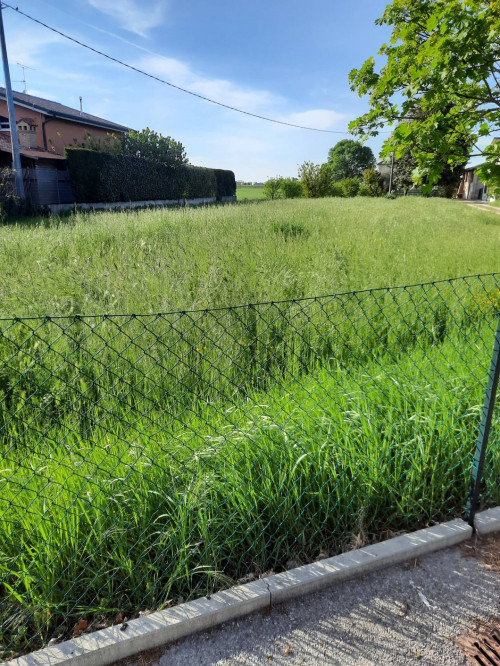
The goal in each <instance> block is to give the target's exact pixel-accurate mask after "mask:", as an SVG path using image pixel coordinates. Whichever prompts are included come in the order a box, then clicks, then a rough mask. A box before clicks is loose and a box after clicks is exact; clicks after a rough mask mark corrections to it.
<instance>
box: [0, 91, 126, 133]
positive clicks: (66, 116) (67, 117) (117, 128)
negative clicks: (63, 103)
mask: <svg viewBox="0 0 500 666" xmlns="http://www.w3.org/2000/svg"><path fill="white" fill-rule="evenodd" d="M0 99H1V100H3V101H6V96H5V95H4V94H2V93H0ZM14 104H17V105H18V106H22V107H23V108H25V109H30V111H38V113H43V115H44V116H51V117H52V118H61V119H62V120H73V121H74V122H78V123H81V124H82V125H91V126H92V127H102V128H103V129H110V130H114V131H115V132H128V130H129V128H128V127H125V126H124V125H118V124H116V123H105V122H97V121H95V120H91V119H90V118H86V117H85V116H72V115H71V114H69V113H58V112H57V111H50V110H49V109H46V108H45V107H43V106H39V105H38V104H26V102H22V101H20V100H19V99H14Z"/></svg>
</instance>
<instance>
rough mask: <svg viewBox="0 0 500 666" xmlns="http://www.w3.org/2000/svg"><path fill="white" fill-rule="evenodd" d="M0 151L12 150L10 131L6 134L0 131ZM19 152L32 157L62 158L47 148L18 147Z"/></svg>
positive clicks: (7, 151)
mask: <svg viewBox="0 0 500 666" xmlns="http://www.w3.org/2000/svg"><path fill="white" fill-rule="evenodd" d="M0 152H4V153H11V152H12V143H11V140H10V132H9V133H8V134H6V133H5V132H0ZM19 152H20V153H21V155H24V156H25V157H32V158H33V159H40V158H43V159H46V160H63V159H64V156H63V155H56V154H55V153H51V152H49V151H48V150H39V149H38V148H37V149H31V148H20V149H19Z"/></svg>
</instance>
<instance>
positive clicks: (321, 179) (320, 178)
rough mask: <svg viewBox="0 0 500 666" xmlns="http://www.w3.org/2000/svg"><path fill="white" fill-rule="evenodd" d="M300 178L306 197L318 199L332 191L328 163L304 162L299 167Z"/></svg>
mask: <svg viewBox="0 0 500 666" xmlns="http://www.w3.org/2000/svg"><path fill="white" fill-rule="evenodd" d="M299 179H300V182H301V183H302V189H303V191H304V196H305V197H308V198H310V199H317V198H318V197H326V196H328V194H329V193H330V183H331V175H330V170H329V168H328V165H326V164H314V163H313V162H304V163H303V164H301V165H300V167H299Z"/></svg>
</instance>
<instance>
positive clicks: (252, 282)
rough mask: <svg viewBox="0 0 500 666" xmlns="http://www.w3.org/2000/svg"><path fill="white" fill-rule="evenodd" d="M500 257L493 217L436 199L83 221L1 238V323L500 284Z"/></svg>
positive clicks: (42, 225)
mask: <svg viewBox="0 0 500 666" xmlns="http://www.w3.org/2000/svg"><path fill="white" fill-rule="evenodd" d="M291 228H293V230H294V231H293V233H290V231H289V230H290V229H291ZM499 256H500V218H499V217H498V216H497V215H496V214H495V213H485V212H483V211H479V210H476V209H473V208H469V207H466V206H464V205H463V204H460V203H458V202H455V201H447V200H439V199H431V200H428V199H419V198H417V197H408V198H407V199H404V198H403V199H398V200H395V201H387V200H383V199H382V200H378V199H376V200H370V199H368V200H367V199H361V198H360V199H352V200H350V199H322V200H317V201H313V200H293V201H292V200H291V201H274V202H264V203H259V204H253V205H252V204H251V205H228V206H223V207H210V208H205V209H201V210H200V209H196V210H194V209H186V210H177V211H170V210H152V211H140V212H134V211H131V212H125V213H100V214H84V213H78V214H76V215H74V216H71V217H68V218H65V219H62V220H58V219H57V218H56V219H55V220H50V221H43V220H41V221H40V222H39V223H38V224H35V225H31V226H21V225H18V226H15V225H7V226H3V227H0V265H1V266H2V271H0V315H2V316H5V317H10V316H13V315H16V316H23V315H47V314H52V315H53V314H72V313H77V314H91V313H104V312H105V313H110V312H114V313H116V312H127V313H131V312H169V311H172V310H184V309H186V310H190V309H196V308H205V307H219V306H221V307H224V306H231V305H237V304H242V303H249V302H260V301H270V300H281V299H287V298H300V297H304V296H317V295H320V294H332V293H338V292H342V291H350V290H354V289H364V288H369V287H379V286H386V285H396V284H409V283H415V282H425V281H428V280H437V279H440V278H449V277H455V276H457V275H468V274H475V273H487V272H493V271H495V270H497V269H498V257H499Z"/></svg>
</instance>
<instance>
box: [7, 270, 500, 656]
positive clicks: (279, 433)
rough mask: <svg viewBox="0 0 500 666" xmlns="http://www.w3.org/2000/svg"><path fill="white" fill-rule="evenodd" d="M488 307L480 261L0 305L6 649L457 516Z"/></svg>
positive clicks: (493, 286) (482, 367)
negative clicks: (49, 312) (28, 311)
mask: <svg viewBox="0 0 500 666" xmlns="http://www.w3.org/2000/svg"><path fill="white" fill-rule="evenodd" d="M499 309H500V274H493V275H484V276H473V277H467V278H459V279H454V280H448V281H442V282H435V283H430V284H422V285H417V286H409V287H400V288H389V289H377V290H369V291H361V292H352V293H347V294H337V295H334V296H326V297H321V298H310V299H303V300H291V301H287V302H280V303H266V304H257V305H248V306H243V307H233V308H226V309H218V310H203V311H198V312H176V313H171V314H153V315H120V316H117V315H113V316H111V315H103V316H71V317H53V318H51V317H45V318H13V319H8V320H2V321H0V350H1V356H0V359H1V360H0V401H1V412H0V450H1V453H2V464H1V469H0V518H1V520H0V594H1V610H0V643H1V646H2V647H1V648H0V649H1V658H3V659H8V658H10V657H12V656H15V655H16V654H21V653H23V652H26V651H29V650H33V649H37V648H40V647H42V646H44V645H46V644H47V643H48V641H49V640H51V639H53V640H64V639H66V638H69V637H71V636H72V635H73V631H74V627H75V624H76V623H78V622H79V620H81V619H84V620H85V621H86V622H88V627H87V630H89V631H90V630H93V629H98V628H102V627H104V626H107V625H108V624H110V623H111V624H112V623H113V621H114V620H115V619H116V617H117V616H120V617H122V616H127V617H128V618H132V617H135V616H137V614H139V613H144V612H147V611H151V610H156V609H160V608H165V607H167V606H169V605H171V604H175V603H178V602H179V601H180V600H187V599H189V598H193V597H196V596H200V595H202V594H207V593H210V592H212V591H214V590H216V589H219V588H222V587H226V586H229V585H231V584H235V583H237V582H241V581H248V580H252V579H253V578H257V577H259V576H262V575H265V574H266V573H268V572H269V571H276V572H278V571H283V570H285V569H288V568H291V567H295V566H298V565H300V564H303V563H308V562H312V561H314V560H316V559H318V558H322V557H325V556H328V555H335V554H337V553H339V552H341V551H344V550H347V549H351V548H356V547H359V546H361V545H364V544H366V543H370V542H372V541H376V540H380V539H383V538H387V537H388V536H391V535H392V534H394V533H396V532H401V531H404V530H409V529H417V528H419V527H422V526H426V525H429V524H430V523H432V521H438V520H442V519H445V518H448V517H452V516H458V515H461V514H462V512H463V509H464V507H465V504H466V502H467V495H468V490H469V484H470V468H471V460H472V455H473V452H474V442H475V439H476V436H477V432H478V427H479V421H480V412H481V405H482V401H483V396H484V390H485V386H486V381H487V377H488V369H489V363H490V358H491V351H492V345H493V339H494V332H495V327H496V317H495V315H496V313H497V312H498V310H499ZM497 425H498V419H497V420H496V422H494V427H493V429H492V436H491V440H490V446H489V450H488V455H487V461H486V467H485V476H484V483H483V488H482V506H487V505H490V504H493V503H498V502H499V501H500V484H499V483H498V481H499V478H500V457H499V455H498V453H499V446H500V441H499V437H498V428H497V427H496V426H497ZM120 614H122V615H120Z"/></svg>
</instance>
